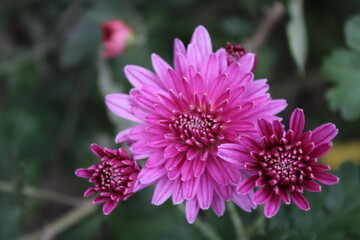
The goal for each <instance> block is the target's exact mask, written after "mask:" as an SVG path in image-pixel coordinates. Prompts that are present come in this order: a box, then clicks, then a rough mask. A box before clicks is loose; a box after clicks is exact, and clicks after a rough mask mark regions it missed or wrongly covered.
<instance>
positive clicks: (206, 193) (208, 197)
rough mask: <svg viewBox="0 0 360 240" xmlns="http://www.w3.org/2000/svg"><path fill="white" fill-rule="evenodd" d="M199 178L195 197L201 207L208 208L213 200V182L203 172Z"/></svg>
mask: <svg viewBox="0 0 360 240" xmlns="http://www.w3.org/2000/svg"><path fill="white" fill-rule="evenodd" d="M199 178H200V182H199V189H198V192H197V199H198V203H199V207H200V208H201V209H204V210H205V209H208V208H209V207H210V206H211V203H212V201H213V195H214V189H213V187H212V185H213V183H212V180H211V178H209V176H208V174H203V175H202V176H201V177H199Z"/></svg>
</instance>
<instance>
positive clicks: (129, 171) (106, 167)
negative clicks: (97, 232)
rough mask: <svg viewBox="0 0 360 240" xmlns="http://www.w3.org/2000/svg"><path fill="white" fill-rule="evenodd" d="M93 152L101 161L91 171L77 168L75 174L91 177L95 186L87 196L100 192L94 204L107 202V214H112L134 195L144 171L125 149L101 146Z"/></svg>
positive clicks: (96, 147) (105, 209)
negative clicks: (139, 174) (138, 176)
mask: <svg viewBox="0 0 360 240" xmlns="http://www.w3.org/2000/svg"><path fill="white" fill-rule="evenodd" d="M91 150H92V152H93V153H94V154H95V155H96V156H98V157H100V158H101V161H100V162H99V163H97V164H94V165H92V166H90V167H88V168H80V169H77V170H76V171H75V175H76V176H78V177H82V178H89V182H91V183H94V186H92V187H90V188H88V189H87V190H86V191H85V193H84V197H88V196H90V195H93V194H95V193H100V195H99V196H97V197H96V198H95V199H94V200H93V203H94V204H99V203H103V202H105V204H104V206H103V213H104V214H105V215H108V214H110V213H111V212H112V211H113V210H114V209H115V208H116V206H117V205H118V204H119V202H120V201H122V200H126V199H128V198H129V197H130V196H131V195H132V194H133V188H134V184H135V180H136V178H137V175H138V173H139V171H140V168H139V165H138V164H137V163H136V162H135V161H134V160H132V159H131V158H130V157H129V155H128V154H127V153H126V151H125V149H123V148H119V149H110V148H102V147H100V146H99V145H97V144H92V145H91Z"/></svg>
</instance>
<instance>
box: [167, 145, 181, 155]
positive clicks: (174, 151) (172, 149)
mask: <svg viewBox="0 0 360 240" xmlns="http://www.w3.org/2000/svg"><path fill="white" fill-rule="evenodd" d="M178 154H179V151H178V150H177V149H176V146H175V144H169V145H168V146H167V147H166V148H165V150H164V157H165V158H173V157H175V156H177V155H178Z"/></svg>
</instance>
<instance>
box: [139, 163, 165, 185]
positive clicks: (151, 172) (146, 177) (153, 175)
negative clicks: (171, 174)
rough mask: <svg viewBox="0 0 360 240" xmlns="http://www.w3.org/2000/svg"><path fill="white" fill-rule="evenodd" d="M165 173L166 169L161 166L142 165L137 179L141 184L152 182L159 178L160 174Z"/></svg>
mask: <svg viewBox="0 0 360 240" xmlns="http://www.w3.org/2000/svg"><path fill="white" fill-rule="evenodd" d="M166 173H167V171H166V169H165V168H163V167H154V168H147V167H143V168H142V169H141V170H140V172H139V175H138V177H137V179H138V180H139V181H140V182H141V183H142V184H147V183H152V182H154V181H156V180H157V179H159V178H161V177H162V176H164V175H165V174H166Z"/></svg>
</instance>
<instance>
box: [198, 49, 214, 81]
mask: <svg viewBox="0 0 360 240" xmlns="http://www.w3.org/2000/svg"><path fill="white" fill-rule="evenodd" d="M200 72H201V75H202V76H203V77H204V80H205V82H206V83H207V84H210V83H212V82H214V80H215V78H216V77H217V76H218V75H219V63H218V59H217V57H216V55H215V54H213V53H212V54H210V55H209V56H208V57H207V59H206V62H205V63H204V64H203V65H202V66H201V70H200Z"/></svg>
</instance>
